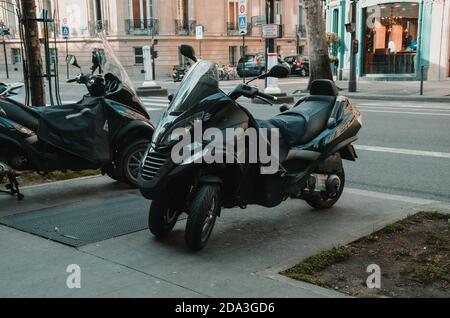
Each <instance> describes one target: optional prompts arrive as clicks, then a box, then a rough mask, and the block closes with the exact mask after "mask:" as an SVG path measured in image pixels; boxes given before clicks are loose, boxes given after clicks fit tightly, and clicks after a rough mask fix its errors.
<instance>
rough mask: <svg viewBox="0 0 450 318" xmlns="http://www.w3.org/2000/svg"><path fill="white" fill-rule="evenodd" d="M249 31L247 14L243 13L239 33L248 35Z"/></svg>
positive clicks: (240, 18) (240, 17)
mask: <svg viewBox="0 0 450 318" xmlns="http://www.w3.org/2000/svg"><path fill="white" fill-rule="evenodd" d="M247 32H248V30H247V16H245V15H241V16H239V34H241V35H246V34H247Z"/></svg>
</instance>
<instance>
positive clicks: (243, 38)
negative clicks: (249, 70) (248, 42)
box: [242, 35, 247, 84]
mask: <svg viewBox="0 0 450 318" xmlns="http://www.w3.org/2000/svg"><path fill="white" fill-rule="evenodd" d="M246 53H247V52H246V49H245V35H243V36H242V55H243V57H244V59H243V60H244V63H242V65H243V66H244V68H243V71H242V73H243V77H242V78H243V81H244V84H245V63H246V62H247V60H246V59H245V56H246Z"/></svg>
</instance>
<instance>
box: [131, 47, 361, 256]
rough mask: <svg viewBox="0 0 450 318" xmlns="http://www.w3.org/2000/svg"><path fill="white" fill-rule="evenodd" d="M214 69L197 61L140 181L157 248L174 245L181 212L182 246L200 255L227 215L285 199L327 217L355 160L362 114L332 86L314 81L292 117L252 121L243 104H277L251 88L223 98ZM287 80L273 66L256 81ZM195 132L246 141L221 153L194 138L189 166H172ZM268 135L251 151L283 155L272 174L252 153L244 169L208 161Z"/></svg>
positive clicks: (287, 111) (286, 113)
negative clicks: (168, 239)
mask: <svg viewBox="0 0 450 318" xmlns="http://www.w3.org/2000/svg"><path fill="white" fill-rule="evenodd" d="M181 53H182V54H183V55H184V56H186V57H188V58H190V59H192V60H194V61H196V62H197V59H196V58H195V53H194V50H193V48H192V47H190V46H182V47H181ZM216 68H217V67H216V66H215V64H214V63H211V62H207V61H198V62H197V63H196V64H195V65H194V66H193V67H192V69H191V71H190V73H189V74H188V75H187V77H186V78H185V80H184V82H183V83H182V85H181V87H180V90H179V91H178V93H177V95H176V96H173V97H171V104H170V106H169V108H168V110H167V112H166V113H165V115H164V116H163V118H162V120H161V122H160V124H159V126H158V127H157V129H156V131H155V134H154V138H153V140H152V143H151V145H150V148H149V150H148V152H147V153H146V155H145V157H144V158H143V160H142V166H141V169H140V172H139V186H140V189H141V192H142V194H143V195H144V197H146V198H147V199H149V200H153V202H152V204H151V207H150V212H149V228H150V231H151V232H152V233H153V234H154V235H155V236H156V237H158V238H159V237H164V236H166V235H168V234H169V233H170V232H171V231H172V229H173V227H174V226H175V224H176V222H177V220H178V217H179V215H180V214H181V213H183V212H185V213H187V214H188V220H187V226H186V233H185V235H186V242H187V245H188V247H189V248H190V249H192V250H194V251H197V250H200V249H202V248H203V247H205V245H206V244H207V242H208V240H209V238H210V235H211V233H212V230H213V228H214V224H215V221H216V218H217V217H218V216H220V215H221V209H222V208H234V207H241V208H243V209H244V208H246V207H247V205H253V204H254V205H261V206H264V207H275V206H278V205H279V204H281V203H282V202H283V201H284V200H286V199H288V198H293V199H301V200H305V201H306V202H307V203H308V204H310V205H311V206H312V207H314V208H316V209H328V208H331V207H332V206H333V205H335V204H336V203H337V202H338V200H339V199H340V197H341V195H342V193H343V190H344V186H345V172H344V167H343V163H342V160H343V159H346V160H351V161H355V160H356V159H357V155H356V152H355V150H354V148H353V146H352V144H353V143H354V142H355V141H356V140H357V133H358V131H359V130H360V129H361V127H362V116H361V114H360V112H359V111H358V110H357V109H356V107H355V106H354V105H353V104H352V102H351V101H350V100H349V99H348V98H346V97H343V96H338V89H337V88H336V86H335V85H334V83H333V82H331V81H326V80H319V81H315V82H314V83H313V85H312V88H311V95H310V96H308V97H306V98H303V99H302V100H300V101H299V102H298V103H297V104H296V105H295V106H294V107H293V108H292V109H291V108H289V107H287V106H284V107H282V111H283V112H282V113H281V114H279V115H278V116H276V117H274V118H272V119H270V120H256V119H254V118H253V116H252V115H251V114H250V113H249V111H248V110H246V108H244V107H242V106H241V105H239V104H238V103H237V100H238V98H240V97H246V98H252V99H253V98H259V99H262V100H264V101H266V102H267V103H271V101H275V100H276V98H275V97H273V96H270V95H266V94H264V93H261V92H260V91H259V90H258V88H256V87H253V86H250V85H248V84H240V85H238V86H237V87H236V88H235V89H234V90H233V91H232V92H231V93H230V94H226V93H224V92H223V91H221V90H220V89H219V85H218V81H217V78H215V74H217V69H216ZM288 73H289V71H288V70H287V69H286V68H285V67H284V66H281V65H277V66H275V67H274V68H273V69H272V70H270V71H269V73H268V74H263V75H261V76H259V77H258V78H260V79H263V78H267V77H277V78H282V77H286V76H287V75H288ZM199 122H200V123H201V124H202V125H201V126H202V128H203V131H207V130H208V129H209V128H216V131H217V130H218V131H219V132H225V131H226V130H227V129H229V128H233V129H236V128H238V129H239V128H240V129H241V131H242V132H244V134H241V135H240V136H239V135H231V136H228V135H226V138H225V139H224V140H221V141H217V143H218V145H217V143H216V141H215V139H214V140H211V139H210V140H208V139H203V140H201V141H198V140H196V139H195V137H194V140H195V141H194V142H192V143H191V144H187V146H186V148H187V149H189V152H188V155H187V156H183V159H182V160H181V163H180V162H179V161H178V159H176V160H174V156H175V157H177V156H178V154H179V149H180V143H182V142H184V140H185V138H182V139H181V141H180V139H179V135H177V134H178V133H179V131H180V128H181V131H183V130H184V131H185V136H184V137H186V136H188V137H189V136H191V134H192V135H194V134H195V133H196V132H195V126H196V125H197V126H198V125H199V124H198V123H199ZM262 128H265V129H267V131H269V130H270V131H271V132H272V133H270V134H267V135H266V136H264V135H261V136H259V135H258V136H257V138H258V140H256V141H255V140H253V141H250V142H249V141H246V142H245V144H246V146H247V147H249V148H248V149H250V148H251V145H250V143H253V144H257V145H259V148H264V147H263V146H268V147H265V148H267V149H272V147H271V146H273V145H275V144H278V145H279V149H278V151H277V153H272V154H271V155H272V158H275V159H277V160H275V161H276V162H277V166H276V169H275V171H272V172H271V173H269V174H268V173H267V172H264V170H266V168H268V167H267V164H268V162H266V161H263V160H262V156H261V152H260V151H258V157H257V160H256V161H254V162H252V159H251V157H252V154H251V152H249V151H248V149H247V150H245V152H244V158H245V160H244V162H242V161H240V160H233V161H234V163H229V162H228V161H227V163H220V162H216V161H211V160H210V159H211V157H214V158H220V153H222V154H223V156H224V157H227V158H228V156H229V155H231V158H233V159H236V158H237V156H236V154H237V153H238V152H239V150H238V151H236V152H232V153H230V149H231V150H235V149H234V148H229V147H225V146H224V145H225V144H230V143H231V142H232V141H233V140H234V141H235V139H236V137H237V136H238V137H237V139H239V138H240V139H241V140H242V139H244V140H246V139H245V138H246V136H245V133H247V132H249V131H250V130H261V129H262ZM175 129H176V130H177V134H174V130H175ZM249 135H251V134H249ZM188 139H189V138H188ZM218 140H219V139H218ZM214 143H216V145H215V146H214V147H211V145H212V144H214ZM274 149H275V148H274ZM213 152H215V153H213ZM217 155H219V156H217Z"/></svg>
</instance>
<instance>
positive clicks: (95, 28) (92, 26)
mask: <svg viewBox="0 0 450 318" xmlns="http://www.w3.org/2000/svg"><path fill="white" fill-rule="evenodd" d="M102 32H105V33H108V32H109V25H108V21H107V20H97V21H93V22H90V23H89V33H90V34H91V35H95V34H97V33H102Z"/></svg>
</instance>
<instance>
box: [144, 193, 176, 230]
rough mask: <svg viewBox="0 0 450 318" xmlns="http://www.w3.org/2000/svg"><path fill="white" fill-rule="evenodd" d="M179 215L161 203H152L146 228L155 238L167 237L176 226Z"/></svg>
mask: <svg viewBox="0 0 450 318" xmlns="http://www.w3.org/2000/svg"><path fill="white" fill-rule="evenodd" d="M179 216H180V213H179V212H178V211H176V210H175V209H172V208H170V207H169V205H168V204H167V203H164V202H162V201H153V202H152V204H151V206H150V211H149V213H148V227H149V229H150V232H152V234H153V235H154V236H156V237H157V238H163V237H165V236H167V235H169V234H170V233H171V232H172V230H173V228H174V227H175V224H177V221H178V217H179Z"/></svg>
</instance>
